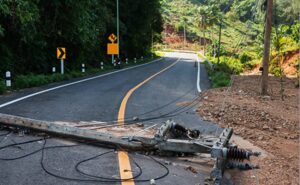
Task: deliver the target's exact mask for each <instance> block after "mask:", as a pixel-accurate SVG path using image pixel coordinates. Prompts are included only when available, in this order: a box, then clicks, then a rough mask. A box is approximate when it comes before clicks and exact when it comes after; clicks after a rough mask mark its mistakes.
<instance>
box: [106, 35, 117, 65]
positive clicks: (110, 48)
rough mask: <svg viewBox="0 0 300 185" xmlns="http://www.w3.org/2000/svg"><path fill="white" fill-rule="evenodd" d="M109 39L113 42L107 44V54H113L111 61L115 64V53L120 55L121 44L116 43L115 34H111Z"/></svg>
mask: <svg viewBox="0 0 300 185" xmlns="http://www.w3.org/2000/svg"><path fill="white" fill-rule="evenodd" d="M108 40H109V41H110V42H111V43H108V44H107V54H108V55H112V56H111V63H112V64H114V55H119V44H118V43H115V42H116V41H117V37H116V35H115V34H113V33H112V34H110V35H109V37H108Z"/></svg>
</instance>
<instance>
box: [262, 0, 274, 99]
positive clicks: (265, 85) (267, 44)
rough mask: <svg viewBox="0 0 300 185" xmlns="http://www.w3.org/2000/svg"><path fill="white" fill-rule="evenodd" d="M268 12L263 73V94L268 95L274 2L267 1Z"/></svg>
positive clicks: (271, 0)
mask: <svg viewBox="0 0 300 185" xmlns="http://www.w3.org/2000/svg"><path fill="white" fill-rule="evenodd" d="M267 1H268V2H267V12H266V14H267V15H266V16H267V19H266V30H265V40H264V57H263V72H262V83H261V94H262V95H267V94H268V75H269V59H270V42H271V39H270V38H271V31H272V8H273V0H267Z"/></svg>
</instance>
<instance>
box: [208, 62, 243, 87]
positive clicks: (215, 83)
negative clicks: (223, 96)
mask: <svg viewBox="0 0 300 185" xmlns="http://www.w3.org/2000/svg"><path fill="white" fill-rule="evenodd" d="M209 61H210V62H209ZM209 61H208V60H205V62H204V64H205V66H206V69H207V71H208V75H209V76H210V79H211V82H212V87H213V88H218V87H226V86H229V85H230V80H231V75H233V74H236V75H237V74H240V73H241V72H243V70H244V67H245V66H244V64H242V63H241V61H240V60H239V59H235V58H229V57H225V56H222V57H220V62H219V63H218V62H217V59H214V58H211V60H209Z"/></svg>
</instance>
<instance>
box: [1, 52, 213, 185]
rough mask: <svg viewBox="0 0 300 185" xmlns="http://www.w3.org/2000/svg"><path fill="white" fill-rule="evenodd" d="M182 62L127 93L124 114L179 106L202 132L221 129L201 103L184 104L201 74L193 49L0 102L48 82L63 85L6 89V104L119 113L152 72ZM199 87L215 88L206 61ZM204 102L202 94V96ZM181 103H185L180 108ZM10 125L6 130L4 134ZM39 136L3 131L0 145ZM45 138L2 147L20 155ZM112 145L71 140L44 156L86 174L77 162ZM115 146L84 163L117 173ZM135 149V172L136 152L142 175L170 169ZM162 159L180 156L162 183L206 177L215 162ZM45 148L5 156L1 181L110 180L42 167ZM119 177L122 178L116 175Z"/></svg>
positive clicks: (14, 184)
mask: <svg viewBox="0 0 300 185" xmlns="http://www.w3.org/2000/svg"><path fill="white" fill-rule="evenodd" d="M178 59H179V61H178V63H176V64H175V65H174V66H173V67H171V68H170V69H168V70H166V71H164V72H163V73H161V74H159V75H158V76H156V77H154V78H153V79H151V80H150V81H149V82H147V83H146V84H144V85H142V86H141V87H140V88H138V89H137V90H136V91H135V92H134V93H133V94H132V96H131V97H130V98H129V100H128V103H127V106H126V118H132V117H135V116H137V117H139V118H141V119H143V118H145V119H147V118H153V117H157V116H160V115H164V114H166V113H171V115H172V114H176V115H174V116H173V117H172V119H173V120H174V121H176V122H178V123H181V124H183V125H186V126H188V127H192V128H198V129H199V130H201V131H202V132H204V133H207V134H212V133H215V130H216V129H217V126H216V125H214V124H212V123H208V122H204V121H202V119H201V118H200V117H199V116H198V115H197V114H196V113H195V111H194V110H195V108H196V106H197V104H195V107H190V108H185V109H180V108H182V106H181V104H182V103H183V104H184V103H186V102H191V101H193V100H194V99H195V98H196V97H197V95H198V90H197V74H198V68H197V66H196V67H195V66H194V65H195V61H194V59H195V55H193V54H174V53H173V54H169V55H167V57H165V58H164V59H163V60H160V61H157V62H153V63H151V64H147V65H143V66H140V67H137V68H134V69H128V70H123V71H120V72H117V73H113V74H110V75H106V76H103V77H96V78H94V79H91V80H87V81H84V82H81V83H77V84H74V85H70V86H67V87H63V88H59V89H56V90H52V91H49V92H45V93H42V94H39V95H36V96H33V97H30V98H27V99H24V100H22V101H18V102H15V103H12V104H10V105H8V106H4V107H1V105H3V104H4V103H7V102H11V101H13V100H16V99H18V98H21V97H24V96H27V95H31V94H32V93H36V92H40V91H42V90H47V89H49V88H52V87H57V86H59V85H64V84H68V83H70V82H64V83H61V84H54V85H53V84H52V85H49V86H45V87H41V88H34V89H27V90H24V91H21V92H18V93H13V94H11V95H7V96H0V107H1V108H0V112H1V113H6V114H12V115H18V116H23V117H29V118H34V119H41V120H49V121H108V122H109V121H112V120H117V118H118V111H119V108H120V104H121V102H122V100H123V98H124V96H125V95H126V93H127V92H128V91H129V90H130V89H131V88H133V87H134V86H136V85H137V84H139V83H140V82H142V81H143V80H145V79H147V78H149V76H151V75H153V74H155V73H157V72H159V71H161V70H162V69H164V68H166V67H168V66H170V65H172V64H174V62H176V61H177V60H178ZM200 69H201V70H200V87H201V90H205V89H207V88H209V81H208V78H207V74H206V71H205V68H204V66H203V65H201V67H200ZM200 103H201V102H200ZM175 110H180V111H175ZM167 119H170V118H160V119H153V120H149V121H146V122H144V124H145V125H149V126H150V125H153V124H158V126H159V125H160V124H162V122H163V121H166V120H167ZM3 133H4V131H0V135H1V134H3ZM31 139H34V137H32V136H25V137H19V136H18V135H16V134H10V135H8V136H7V137H5V136H0V147H1V146H4V145H6V144H11V143H13V142H22V141H28V140H31ZM64 144H70V142H69V141H65V140H60V139H49V140H48V141H47V144H46V146H51V145H64ZM42 146H43V142H34V143H31V144H27V145H23V146H21V148H16V147H13V148H9V149H4V150H0V158H8V157H14V156H19V155H22V154H26V153H29V152H32V151H34V150H35V149H39V148H41V147H42ZM106 151H109V149H106V148H103V147H94V146H88V145H85V144H80V145H79V146H74V147H70V148H58V149H57V148H56V149H49V150H46V152H45V158H44V163H45V165H46V168H48V169H49V170H50V171H51V172H53V173H56V174H59V175H62V176H65V177H70V178H85V179H87V178H86V177H83V176H82V175H80V174H78V173H77V172H76V171H75V169H74V166H75V164H76V163H77V162H78V161H80V160H83V159H86V158H88V157H91V156H93V155H96V154H100V153H102V152H106ZM116 155H117V154H116V153H114V152H112V153H109V154H107V155H104V156H102V157H99V158H98V159H97V160H93V161H90V162H87V163H84V164H83V165H82V169H83V170H84V171H86V172H89V173H92V174H94V175H101V176H105V177H118V176H119V168H118V161H117V160H118V159H117V156H116ZM130 156H131V157H132V159H131V163H132V165H131V166H132V171H133V172H132V173H133V174H136V173H138V168H137V167H136V166H135V165H134V164H133V159H134V160H135V161H136V162H137V163H138V164H139V165H140V166H141V168H142V170H143V173H142V175H141V176H140V177H139V178H138V179H152V178H156V177H158V176H160V175H162V174H164V173H165V169H164V168H163V167H162V166H160V165H159V164H158V163H156V162H154V161H153V160H151V159H150V158H148V157H147V156H142V155H139V154H130ZM159 160H160V161H161V162H165V161H166V160H168V161H169V160H172V161H174V163H173V164H168V165H167V167H168V168H169V170H170V173H169V175H168V176H167V177H165V178H163V179H160V180H157V184H172V185H177V184H178V185H191V184H197V183H200V184H202V183H203V182H204V179H205V178H206V177H207V176H209V170H210V169H209V168H208V167H206V166H201V165H199V164H194V163H193V164H191V163H188V162H182V161H179V160H177V159H172V158H162V157H159ZM40 161H41V152H39V153H36V154H35V155H31V156H29V157H27V158H24V159H19V160H13V161H6V160H0V166H1V167H0V185H2V184H3V185H27V184H28V185H29V184H42V185H48V184H49V185H50V184H51V185H53V184H108V183H106V182H103V183H100V182H80V181H70V180H62V179H59V178H56V177H53V176H50V175H48V174H46V173H45V172H44V171H43V170H42V168H41V164H40ZM190 165H192V166H193V167H195V168H196V169H198V173H197V174H194V173H192V172H190V171H188V170H185V167H187V166H190ZM110 184H120V183H110ZM135 184H145V185H146V184H149V182H148V181H147V182H136V183H135Z"/></svg>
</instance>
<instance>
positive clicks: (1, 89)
mask: <svg viewBox="0 0 300 185" xmlns="http://www.w3.org/2000/svg"><path fill="white" fill-rule="evenodd" d="M5 91H6V87H5V83H4V80H2V79H0V94H4V93H5Z"/></svg>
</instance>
